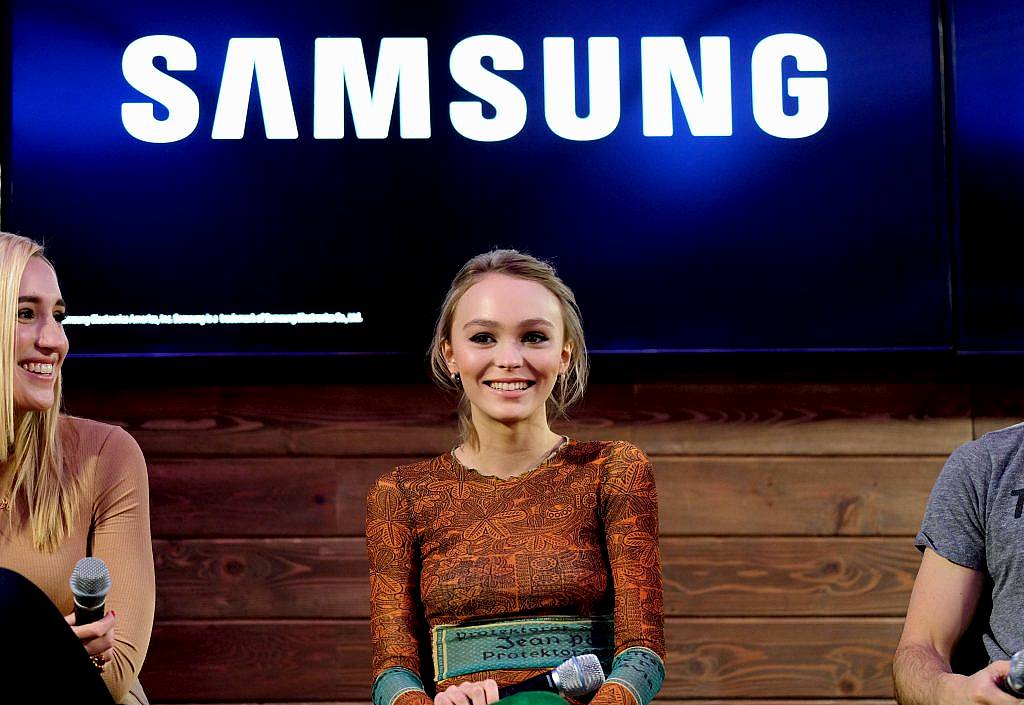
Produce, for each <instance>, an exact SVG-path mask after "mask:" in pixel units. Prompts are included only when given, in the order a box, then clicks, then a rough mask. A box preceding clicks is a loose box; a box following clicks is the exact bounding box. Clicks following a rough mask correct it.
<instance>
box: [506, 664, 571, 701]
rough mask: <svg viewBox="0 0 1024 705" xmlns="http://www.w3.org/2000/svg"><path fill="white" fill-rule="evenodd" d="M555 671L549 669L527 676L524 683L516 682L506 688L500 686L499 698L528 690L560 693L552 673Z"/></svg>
mask: <svg viewBox="0 0 1024 705" xmlns="http://www.w3.org/2000/svg"><path fill="white" fill-rule="evenodd" d="M552 673H554V671H548V672H547V673H541V674H540V675H539V676H534V677H533V678H527V679H526V680H525V681H523V682H522V683H516V684H515V685H506V686H505V687H504V688H498V699H499V700H501V699H502V698H507V697H509V696H510V695H515V694H516V693H524V692H526V691H534V692H536V691H538V690H545V691H547V692H549V693H558V692H559V690H558V686H557V685H555V681H554V679H553V678H552V677H551V674H552Z"/></svg>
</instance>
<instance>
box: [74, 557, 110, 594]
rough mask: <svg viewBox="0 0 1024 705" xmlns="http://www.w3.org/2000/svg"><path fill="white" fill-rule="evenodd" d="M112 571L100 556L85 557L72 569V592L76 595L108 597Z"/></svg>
mask: <svg viewBox="0 0 1024 705" xmlns="http://www.w3.org/2000/svg"><path fill="white" fill-rule="evenodd" d="M109 590H110V571H109V570H108V569H107V564H106V563H104V562H103V561H101V560H100V559H99V558H92V557H89V558H83V559H82V560H80V561H78V563H76V564H75V569H74V570H72V571H71V593H72V594H73V595H75V596H76V597H106V595H107V592H108V591H109Z"/></svg>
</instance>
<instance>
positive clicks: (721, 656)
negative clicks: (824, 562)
mask: <svg viewBox="0 0 1024 705" xmlns="http://www.w3.org/2000/svg"><path fill="white" fill-rule="evenodd" d="M669 625H670V628H667V629H666V637H667V641H668V657H667V662H668V663H669V664H670V668H669V675H668V677H667V678H666V680H665V687H664V689H663V690H662V693H663V694H664V696H665V697H666V698H751V697H765V698H772V697H777V698H800V697H807V698H842V697H864V698H890V697H892V654H893V651H894V650H895V649H896V642H897V641H898V640H899V634H900V630H901V629H902V625H903V620H902V619H890V618H878V619H805V620H796V619H775V620H761V619H721V620H710V619H692V620H691V619H684V620H671V621H670V622H669ZM669 625H667V626H669Z"/></svg>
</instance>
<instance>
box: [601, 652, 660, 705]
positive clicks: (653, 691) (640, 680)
mask: <svg viewBox="0 0 1024 705" xmlns="http://www.w3.org/2000/svg"><path fill="white" fill-rule="evenodd" d="M605 682H606V683H616V684H618V685H620V686H622V687H623V688H625V689H626V690H627V691H629V693H630V695H632V696H633V699H634V700H635V701H636V703H637V705H649V704H650V702H651V701H652V700H654V696H655V695H657V694H658V691H659V690H661V684H662V683H664V682H665V662H664V661H662V660H661V656H659V655H658V654H657V653H655V652H654V651H652V650H650V649H648V648H645V647H642V646H633V647H630V648H628V649H624V650H623V651H620V652H619V654H618V655H617V656H616V657H615V660H614V661H612V672H611V673H609V674H608V679H607V680H606V681H605Z"/></svg>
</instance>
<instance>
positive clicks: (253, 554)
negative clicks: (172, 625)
mask: <svg viewBox="0 0 1024 705" xmlns="http://www.w3.org/2000/svg"><path fill="white" fill-rule="evenodd" d="M153 555H154V559H155V562H156V576H157V580H156V585H157V603H156V604H157V619H196V618H206V617H210V618H219V619H287V618H307V619H330V618H339V617H359V618H363V619H365V618H367V617H368V616H369V606H370V586H369V568H368V565H367V561H366V543H365V541H364V540H363V539H361V538H347V539H337V538H334V539H323V538H314V539H206V540H204V539H200V540H188V541H162V540H156V541H154V542H153Z"/></svg>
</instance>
